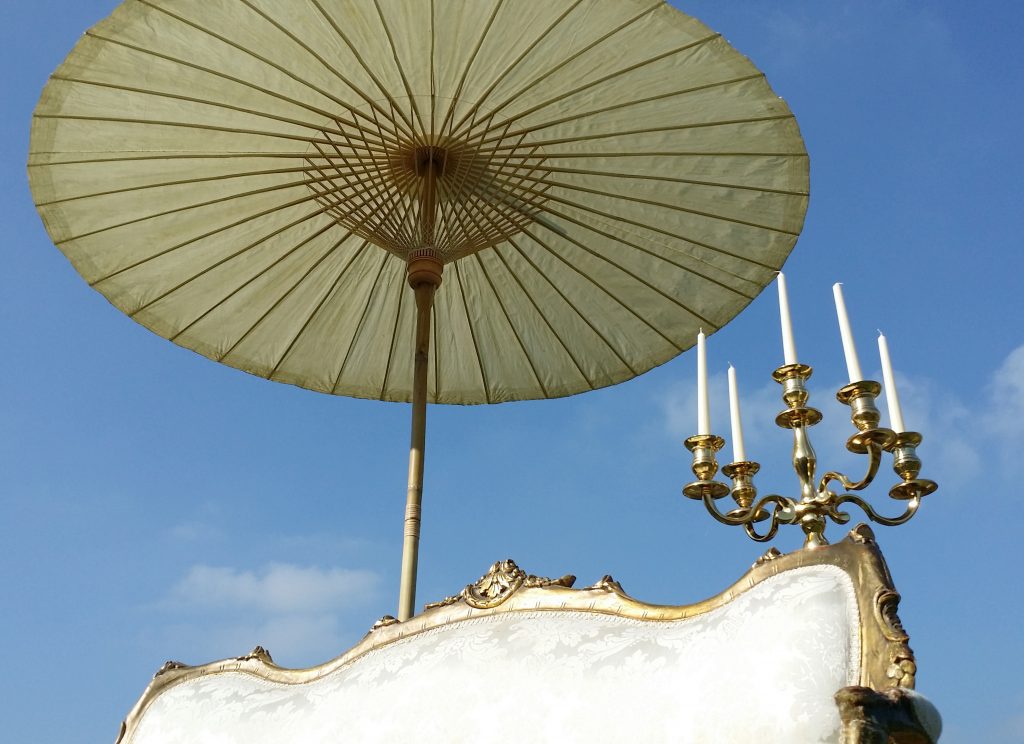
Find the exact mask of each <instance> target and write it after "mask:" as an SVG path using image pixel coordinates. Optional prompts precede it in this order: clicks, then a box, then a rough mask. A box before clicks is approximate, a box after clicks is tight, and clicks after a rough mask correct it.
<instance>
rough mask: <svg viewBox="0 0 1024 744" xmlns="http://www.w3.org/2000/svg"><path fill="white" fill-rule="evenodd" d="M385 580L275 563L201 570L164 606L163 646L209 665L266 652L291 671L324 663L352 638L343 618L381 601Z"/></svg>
mask: <svg viewBox="0 0 1024 744" xmlns="http://www.w3.org/2000/svg"><path fill="white" fill-rule="evenodd" d="M379 583H380V577H379V576H378V574H377V573H376V572H374V571H369V570H365V569H357V568H342V567H327V568H325V567H318V566H299V565H295V564H290V563H271V564H268V565H266V566H264V567H262V568H261V569H259V570H248V569H239V568H233V567H228V566H211V565H206V564H197V565H194V566H192V567H191V568H189V569H188V571H187V572H186V573H185V575H184V576H183V577H182V578H181V579H180V580H179V581H177V582H176V583H175V584H174V585H173V586H172V587H171V588H170V589H169V590H168V591H167V593H166V595H165V596H164V597H163V599H162V600H161V601H160V602H159V605H158V607H159V609H160V612H161V614H162V616H163V617H164V620H165V623H166V624H165V626H164V636H165V639H166V640H165V643H166V644H167V645H168V646H169V647H170V648H178V649H182V653H181V654H180V655H182V656H184V657H186V658H188V659H199V660H202V661H209V660H212V659H216V658H223V657H225V656H230V655H234V654H240V653H242V652H243V651H245V650H248V649H249V648H251V647H252V646H254V645H257V644H259V645H262V646H264V647H266V648H269V649H270V650H271V651H272V652H274V653H275V658H276V659H277V660H278V661H283V662H284V663H286V664H296V663H302V664H310V663H317V662H322V661H326V660H327V659H329V658H331V657H333V656H335V655H337V654H338V653H340V652H341V651H342V650H344V646H345V645H347V644H348V642H349V641H350V639H351V637H352V636H353V635H356V634H357V632H358V631H363V630H365V628H359V629H357V632H353V631H351V630H349V629H347V628H346V627H345V626H344V623H343V619H344V617H345V615H346V614H347V613H348V612H349V611H351V610H353V609H359V608H363V607H365V605H366V604H367V603H368V602H370V601H371V600H373V599H374V598H375V597H376V594H377V588H378V585H379Z"/></svg>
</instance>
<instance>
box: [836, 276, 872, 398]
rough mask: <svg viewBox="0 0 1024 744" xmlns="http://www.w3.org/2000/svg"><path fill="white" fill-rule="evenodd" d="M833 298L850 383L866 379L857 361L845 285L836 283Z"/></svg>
mask: <svg viewBox="0 0 1024 744" xmlns="http://www.w3.org/2000/svg"><path fill="white" fill-rule="evenodd" d="M832 296H833V297H834V298H835V301H836V317H838V318H839V335H840V336H842V338H843V356H845V357H846V373H847V374H848V375H849V376H850V382H860V381H861V380H863V379H864V375H863V373H862V372H861V371H860V360H859V359H857V346H856V345H855V344H854V342H853V329H851V328H850V317H849V316H848V315H847V314H846V301H845V300H844V299H843V285H842V284H841V283H840V282H836V283H835V284H833V285H832Z"/></svg>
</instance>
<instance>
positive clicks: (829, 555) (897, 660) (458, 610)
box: [115, 525, 917, 744]
mask: <svg viewBox="0 0 1024 744" xmlns="http://www.w3.org/2000/svg"><path fill="white" fill-rule="evenodd" d="M816 565H832V566H837V567H838V568H840V569H842V570H843V571H844V572H845V573H846V574H847V575H848V576H849V577H850V579H851V580H852V582H853V586H854V593H855V595H856V598H857V609H858V612H859V614H860V648H861V659H860V679H859V684H860V685H861V686H862V687H867V688H871V689H873V690H875V691H880V692H881V691H886V690H892V689H893V688H909V689H912V688H913V687H914V675H915V672H916V670H917V667H916V664H915V662H914V655H913V652H912V651H911V650H910V646H909V645H908V641H909V636H908V635H907V633H906V631H905V630H904V629H903V626H902V624H901V623H900V620H899V617H898V616H897V614H896V611H897V607H898V605H899V601H900V595H899V593H898V592H897V591H896V588H895V587H894V586H893V582H892V576H891V575H890V574H889V568H888V566H887V565H886V563H885V559H884V558H883V557H882V552H881V550H879V548H878V545H877V544H876V542H875V537H874V533H873V532H872V531H871V529H870V528H869V527H868V526H867V525H858V526H857V527H856V528H854V529H853V530H852V531H851V532H850V533H849V535H848V536H847V537H846V539H844V540H843V541H841V542H839V543H837V544H835V545H826V546H822V547H818V548H815V549H803V550H798V551H796V552H793V553H789V554H786V555H783V554H781V553H779V551H777V550H776V549H774V548H772V549H770V550H769V551H768V552H767V553H765V554H764V555H763V556H762V557H761V558H758V560H757V562H756V563H754V565H753V566H752V567H751V568H750V570H749V571H747V573H746V574H744V575H743V577H741V578H740V580H739V581H737V582H736V583H735V584H733V585H732V586H731V587H730V588H728V589H726V590H725V591H724V592H722V593H721V594H718V595H716V596H714V597H711V598H710V599H706V600H704V601H702V602H697V603H696V604H691V605H679V606H674V605H652V604H647V603H645V602H640V601H639V600H636V599H633V598H632V597H630V596H629V595H628V594H626V593H625V592H624V591H623V589H622V587H621V586H620V585H619V583H618V582H617V581H615V580H614V579H612V577H611V576H605V577H603V578H602V579H601V580H600V581H598V582H597V583H596V584H594V585H593V586H589V587H586V588H583V589H573V588H571V587H572V585H573V583H574V582H575V580H576V577H574V576H563V577H562V578H560V579H545V578H541V577H537V576H530V575H527V574H526V573H525V572H524V571H523V570H522V569H520V568H519V567H518V566H517V565H516V564H515V563H514V562H513V561H511V560H506V561H500V562H498V563H495V564H494V565H493V566H491V569H490V570H489V571H488V572H487V573H486V574H485V575H484V576H482V577H481V578H480V579H479V580H478V581H477V582H475V583H473V584H470V585H468V586H467V587H466V588H465V589H463V590H462V592H460V593H459V594H458V595H456V596H453V597H447V598H446V599H443V600H441V601H440V602H437V603H434V604H430V605H427V606H426V607H425V608H424V611H423V612H422V613H421V614H419V615H416V616H414V617H412V618H410V619H409V620H406V621H405V622H399V621H398V620H395V619H394V618H392V617H389V616H385V617H383V618H381V619H380V620H379V621H377V623H375V624H374V626H373V628H371V629H370V631H369V632H368V633H367V634H366V636H364V637H363V639H362V640H361V641H360V642H359V643H357V644H356V645H355V646H354V647H353V648H351V649H349V650H348V651H346V652H345V653H344V654H342V655H341V656H339V657H337V658H335V659H332V660H331V661H328V662H326V663H324V664H321V665H319V666H315V667H310V668H308V669H286V668H284V667H280V666H277V665H276V664H275V663H274V662H273V659H272V658H271V656H270V654H269V653H268V652H267V651H266V650H265V649H263V648H262V647H260V646H257V647H256V648H255V649H253V651H252V652H250V653H249V654H246V655H245V656H240V657H237V658H234V659H225V660H223V661H216V662H213V663H211V664H204V665H202V666H187V665H185V664H182V663H181V662H176V661H168V662H167V663H166V664H164V665H163V667H161V668H160V670H159V671H157V673H156V675H155V676H154V678H153V680H152V682H150V683H149V686H148V687H147V688H146V690H145V691H144V692H143V694H142V697H141V698H140V699H139V701H138V702H137V703H136V704H135V707H134V708H132V710H131V712H130V713H129V714H128V716H127V718H126V719H125V721H124V723H122V724H121V732H120V734H119V736H118V738H117V742H115V744H121V742H128V740H129V734H130V732H132V731H134V730H135V728H136V727H137V725H138V723H139V721H140V720H141V718H142V716H143V714H144V713H145V711H146V709H147V708H148V707H149V706H150V704H151V703H152V702H153V701H154V700H155V699H156V698H157V697H158V696H159V695H160V694H161V693H163V692H164V691H166V690H168V689H169V688H171V687H173V686H175V685H178V684H181V683H182V682H186V681H188V680H191V679H195V678H197V677H202V676H206V675H210V674H220V673H224V672H241V673H243V674H251V675H254V676H256V677H259V678H262V679H265V680H268V681H273V682H280V683H284V684H303V683H307V682H311V681H313V680H316V679H319V678H321V677H324V676H326V675H329V674H331V673H332V672H334V671H336V670H338V669H340V668H342V667H344V666H346V665H348V664H350V663H351V662H353V661H355V660H356V659H358V658H359V657H361V656H363V655H364V654H366V653H368V652H370V651H372V650H374V649H378V648H381V647H383V646H386V645H388V644H391V643H395V642H396V641H399V640H401V639H403V638H408V637H410V636H414V635H416V634H418V633H422V632H424V631H427V630H430V629H433V628H438V627H441V626H444V625H449V624H452V623H457V622H460V621H462V620H468V619H470V618H475V617H483V616H487V615H494V614H498V613H506V612H517V611H537V610H550V611H575V612H596V613H602V614H607V615H617V616H620V617H626V618H632V619H636V620H662V621H664V620H681V619H685V618H691V617H694V616H697V615H701V614H703V613H706V612H709V611H711V610H714V609H716V608H718V607H721V606H723V605H725V604H727V603H728V602H730V601H732V600H733V599H735V598H736V597H737V596H739V595H740V594H742V593H743V592H745V591H747V590H749V589H751V588H752V587H754V586H756V585H757V584H759V583H761V582H762V581H764V580H765V579H768V578H770V577H772V576H777V575H779V574H781V573H784V572H785V571H791V570H793V569H796V568H803V567H805V566H816Z"/></svg>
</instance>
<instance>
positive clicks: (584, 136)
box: [29, 0, 808, 617]
mask: <svg viewBox="0 0 1024 744" xmlns="http://www.w3.org/2000/svg"><path fill="white" fill-rule="evenodd" d="M807 174H808V162H807V156H806V152H805V150H804V146H803V142H802V140H801V137H800V133H799V130H798V128H797V125H796V121H795V120H794V118H793V115H792V113H791V112H790V110H789V109H788V107H787V106H786V104H785V103H784V102H783V101H782V100H781V99H779V98H778V97H777V96H776V95H775V94H774V93H773V92H772V90H771V88H770V87H769V86H768V84H767V82H766V81H765V79H764V76H763V75H762V74H761V73H760V72H759V71H758V70H757V69H756V68H755V67H754V66H753V65H752V64H751V63H750V62H749V60H747V59H746V58H745V57H743V56H742V55H740V54H739V53H738V52H736V51H735V50H734V49H733V48H732V47H730V46H729V45H728V43H727V42H725V41H724V40H723V39H722V38H721V36H720V35H718V34H715V33H713V32H712V31H710V30H709V29H707V28H706V27H705V26H704V25H702V24H701V23H699V22H698V21H696V20H694V19H692V18H689V17H687V16H686V15H684V14H682V13H680V12H678V11H676V10H674V9H673V8H671V7H669V6H667V5H666V4H665V3H663V2H661V1H660V0H659V1H658V2H650V1H649V0H616V1H615V2H598V1H596V0H592V1H584V0H547V1H546V2H528V1H524V0H474V1H473V2H456V1H454V0H452V1H445V0H429V1H428V0H415V1H413V0H408V1H404V2H403V1H400V0H348V1H342V0H289V1H287V2H285V1H283V0H202V1H201V2H200V1H199V0H195V1H191V2H184V1H178V2H175V1H173V0H128V1H127V2H125V3H124V4H122V5H121V6H120V7H119V8H118V9H117V10H116V11H115V12H114V13H113V14H112V15H111V16H110V17H109V18H107V19H106V20H105V21H103V22H101V23H100V24H98V25H97V26H96V27H95V28H93V29H92V30H90V31H89V32H88V33H87V34H86V35H85V36H84V37H83V38H82V39H81V41H80V42H79V43H78V44H77V45H76V47H75V48H74V50H73V51H72V52H71V54H70V55H69V56H68V58H67V60H65V62H64V63H63V64H62V65H61V66H60V67H59V68H58V69H57V71H56V72H55V73H54V75H53V76H52V78H51V80H50V82H49V83H48V84H47V86H46V88H45V90H44V91H43V95H42V98H41V100H40V102H39V105H38V107H37V109H36V112H35V119H34V122H33V127H32V139H31V152H30V159H29V180H30V183H31V187H32V191H33V195H34V198H35V201H36V205H37V207H38V209H39V212H40V214H41V215H42V218H43V221H44V222H45V224H46V228H47V230H48V231H49V234H50V236H51V237H52V239H53V241H54V242H55V243H56V244H57V246H58V247H59V248H60V249H61V251H63V252H64V253H65V255H66V256H67V257H68V258H69V259H70V260H71V262H72V263H73V264H74V266H75V268H76V269H77V270H78V271H79V273H81V274H82V276H83V277H84V278H85V279H86V280H87V281H88V282H89V284H90V285H91V286H92V287H94V288H95V289H97V290H98V291H99V292H101V293H102V294H103V295H104V296H105V297H107V299H108V300H110V302H112V303H113V304H114V305H115V306H117V307H118V308H119V309H121V310H122V311H124V312H125V313H126V314H128V315H129V316H130V317H132V318H133V319H135V320H136V321H138V322H139V323H141V324H143V325H144V326H146V327H147V328H149V329H151V330H153V331H154V332H156V333H158V334H160V335H161V336H164V337H166V338H168V339H170V340H172V341H174V342H175V343H176V344H179V345H181V346H185V347H187V348H189V349H192V350H194V351H197V352H199V353H200V354H203V355H205V356H208V357H210V358H211V359H214V360H216V361H219V362H223V363H224V364H228V365H231V366H233V367H237V368H239V369H243V370H245V371H247V372H251V373H253V374H256V375H260V376H262V377H266V378H269V379H272V380H277V381H281V382H288V383H292V384H295V385H300V386H302V387H306V388H310V389H312V390H318V391H322V392H328V393H334V394H339V395H351V396H357V397H364V398H379V399H382V400H396V401H409V400H412V401H413V404H414V406H413V409H414V410H413V447H412V454H411V462H410V495H409V506H408V509H407V529H406V552H405V558H404V560H403V566H404V568H403V586H404V588H403V590H402V598H403V599H402V609H401V610H400V614H401V615H402V616H405V617H407V616H408V615H409V613H410V612H411V603H412V596H413V594H414V581H415V563H416V544H417V542H418V534H419V526H418V525H419V499H420V492H421V489H422V455H423V437H424V426H425V407H426V401H427V400H429V401H431V402H437V403H465V404H469V403H495V402H501V401H508V400H519V399H532V398H550V397H558V396H564V395H572V394H574V393H579V392H583V391H586V390H591V389H594V388H599V387H603V386H606V385H612V384H615V383H617V382H621V381H623V380H626V379H629V378H631V377H633V376H635V375H638V374H641V373H643V372H645V371H647V370H649V369H650V368H652V367H654V366H656V365H658V364H661V363H663V362H665V361H667V360H669V359H671V358H672V357H674V356H675V355H677V354H679V353H680V352H681V351H683V350H685V349H686V348H688V347H689V346H691V345H692V339H693V338H694V337H695V334H696V332H697V329H698V328H699V327H703V328H704V329H705V330H706V331H713V330H715V329H717V328H720V327H721V326H722V325H724V324H725V323H726V322H728V321H729V320H730V319H731V318H732V317H733V316H735V315H736V313H738V312H739V311H740V310H742V309H743V308H744V307H745V306H746V304H747V303H748V302H749V301H750V300H751V299H753V298H754V297H755V296H756V295H757V294H758V292H760V290H761V289H762V288H763V287H764V286H765V285H766V284H767V283H768V282H769V281H770V280H771V278H772V276H773V274H774V272H775V271H776V270H777V269H778V268H779V267H780V266H781V265H782V263H783V261H784V260H785V258H786V256H787V255H788V254H789V251H790V250H791V249H792V247H793V245H794V243H795V241H796V238H797V235H798V234H799V232H800V229H801V225H802V222H803V216H804V212H805V210H806V207H807V187H808V184H807ZM442 275H443V281H442ZM410 284H411V285H412V286H413V287H414V288H415V291H410V290H409V289H407V286H408V285H410ZM431 317H432V318H433V322H432V323H431ZM414 368H415V373H413V374H410V373H411V372H413V370H414ZM410 577H411V578H410Z"/></svg>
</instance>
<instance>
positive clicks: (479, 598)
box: [423, 558, 576, 610]
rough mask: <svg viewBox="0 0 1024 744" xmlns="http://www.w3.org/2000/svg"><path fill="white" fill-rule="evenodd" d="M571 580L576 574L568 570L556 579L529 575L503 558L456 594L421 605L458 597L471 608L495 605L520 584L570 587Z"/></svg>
mask: <svg viewBox="0 0 1024 744" xmlns="http://www.w3.org/2000/svg"><path fill="white" fill-rule="evenodd" d="M574 583H576V577H575V576H573V575H571V574H566V575H565V576H562V577H561V578H558V579H549V578H545V577H543V576H532V575H529V574H527V573H526V572H525V571H524V570H523V569H521V568H519V566H517V565H516V562H515V561H514V560H512V559H511V558H506V559H505V560H503V561H498V562H497V563H495V564H493V565H492V566H491V567H490V569H488V571H487V573H485V574H484V575H483V576H481V577H480V578H479V579H478V580H477V581H476V582H475V583H473V584H468V585H467V586H466V588H465V589H463V590H462V591H461V592H459V593H458V594H457V595H455V596H453V597H445V598H444V599H442V600H441V601H440V602H433V603H431V604H428V605H426V606H424V608H423V609H424V610H429V609H432V608H434V607H445V606H447V605H451V604H455V603H456V602H460V601H461V602H465V603H466V604H468V605H469V606H470V607H473V608H474V609H478V610H483V609H489V608H491V607H497V606H498V605H500V604H501V603H502V602H504V601H505V600H506V599H508V598H509V597H511V596H512V595H513V594H515V593H516V592H517V591H519V589H520V588H522V587H526V588H534V587H546V586H564V587H571V586H572V585H573V584H574Z"/></svg>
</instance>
